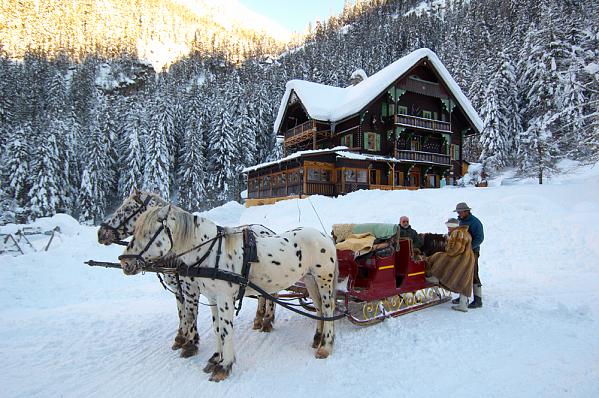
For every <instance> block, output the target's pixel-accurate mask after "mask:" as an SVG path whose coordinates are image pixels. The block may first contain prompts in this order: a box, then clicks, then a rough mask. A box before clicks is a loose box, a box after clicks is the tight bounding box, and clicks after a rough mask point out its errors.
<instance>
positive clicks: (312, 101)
mask: <svg viewBox="0 0 599 398" xmlns="http://www.w3.org/2000/svg"><path fill="white" fill-rule="evenodd" d="M425 58H426V59H427V60H428V61H429V62H430V64H431V65H432V66H433V68H434V69H435V70H436V72H437V73H438V75H439V76H440V78H441V79H442V80H443V83H444V84H445V85H446V86H447V88H448V89H449V91H450V92H451V94H452V95H453V96H454V97H455V99H456V101H457V102H458V104H459V105H460V107H461V108H462V110H463V111H464V113H465V114H466V116H467V117H468V119H470V121H471V122H472V124H473V125H474V127H475V128H476V129H477V130H478V131H479V132H480V131H482V129H483V122H482V120H481V119H480V117H479V116H478V114H477V112H476V111H475V110H474V108H473V107H472V104H471V103H470V101H469V100H468V98H467V97H466V96H465V95H464V93H463V92H462V90H461V89H460V87H459V86H458V84H457V83H456V82H455V80H454V79H453V77H451V75H450V74H449V71H448V70H447V69H446V68H445V66H444V65H443V63H442V62H441V61H440V60H439V58H438V57H437V55H436V54H435V53H434V52H433V51H431V50H430V49H428V48H420V49H418V50H416V51H413V52H411V53H410V54H408V55H406V56H405V57H403V58H400V59H398V60H397V61H395V62H394V63H392V64H391V65H389V66H387V67H386V68H384V69H381V70H380V71H378V72H377V73H375V74H374V75H372V76H370V77H368V78H366V79H365V80H363V81H361V82H360V83H358V84H356V85H355V86H349V87H345V88H341V87H333V86H327V85H324V84H319V83H313V82H309V81H305V80H290V81H289V82H287V85H286V90H285V94H284V95H283V98H282V99H281V105H280V106H279V113H278V115H277V119H276V120H275V124H274V131H275V132H276V133H279V129H280V127H281V122H282V120H283V117H284V115H285V111H286V109H287V104H288V103H289V99H290V97H291V95H292V94H295V95H296V96H297V97H298V98H299V100H300V101H301V103H302V105H303V106H304V108H305V110H306V112H307V113H308V115H309V116H310V118H312V119H314V120H319V121H323V122H337V121H340V120H343V119H345V118H347V117H349V116H352V115H355V114H357V113H358V112H360V111H361V110H362V109H364V108H365V107H366V106H367V105H368V104H369V103H370V102H371V101H372V100H373V99H375V98H376V97H377V96H378V95H379V94H381V93H382V92H383V91H385V90H386V89H387V87H389V86H390V85H391V84H393V82H394V81H396V80H397V79H399V78H400V77H402V76H403V75H404V74H406V73H407V72H409V71H410V69H411V68H412V67H413V66H414V65H416V64H417V63H419V62H420V61H421V60H422V59H425Z"/></svg>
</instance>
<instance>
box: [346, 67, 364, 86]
mask: <svg viewBox="0 0 599 398" xmlns="http://www.w3.org/2000/svg"><path fill="white" fill-rule="evenodd" d="M367 78H368V76H367V75H366V72H364V69H357V70H355V71H354V73H352V74H351V76H350V78H349V82H350V83H351V85H352V86H355V85H356V84H358V83H360V82H361V81H362V80H366V79H367Z"/></svg>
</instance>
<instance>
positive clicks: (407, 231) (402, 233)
mask: <svg viewBox="0 0 599 398" xmlns="http://www.w3.org/2000/svg"><path fill="white" fill-rule="evenodd" d="M399 237H400V238H410V239H412V246H413V247H414V248H415V249H418V250H420V249H421V248H422V238H421V237H420V235H418V232H416V231H415V230H413V229H412V226H411V225H408V227H407V228H404V227H402V226H401V225H400V226H399Z"/></svg>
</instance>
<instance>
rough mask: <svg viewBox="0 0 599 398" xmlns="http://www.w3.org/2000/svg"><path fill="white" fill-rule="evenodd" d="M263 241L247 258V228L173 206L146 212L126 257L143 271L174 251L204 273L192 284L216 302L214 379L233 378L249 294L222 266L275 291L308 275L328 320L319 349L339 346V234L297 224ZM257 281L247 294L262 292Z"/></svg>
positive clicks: (124, 261)
mask: <svg viewBox="0 0 599 398" xmlns="http://www.w3.org/2000/svg"><path fill="white" fill-rule="evenodd" d="M255 243H256V244H255V254H256V256H255V257H252V260H249V261H244V260H247V258H245V257H246V252H245V251H244V239H243V234H241V233H239V232H238V231H235V230H233V229H230V228H222V227H219V226H217V225H216V224H214V223H213V222H211V221H209V220H207V219H204V218H201V217H197V216H194V215H192V214H190V213H187V212H185V211H183V210H181V209H179V208H177V207H175V206H171V205H168V206H164V207H162V208H153V209H150V210H148V211H147V212H146V213H144V215H143V216H142V217H141V218H140V219H139V220H138V222H137V224H136V226H135V232H134V235H133V239H132V240H131V242H130V243H129V245H128V246H127V249H126V250H125V251H124V254H123V255H121V256H119V259H120V261H121V267H122V269H123V271H124V273H125V274H127V275H133V274H136V273H139V272H140V271H142V269H143V267H144V265H146V264H147V263H151V262H154V261H157V260H160V259H168V258H169V257H170V258H171V259H172V258H176V259H177V260H178V261H180V265H179V267H178V269H181V268H180V267H181V266H182V267H183V269H184V268H187V271H190V270H191V271H194V272H196V273H195V275H196V276H197V275H200V276H199V277H197V278H195V279H194V281H191V280H190V281H189V282H188V283H194V282H195V283H196V286H198V288H199V290H201V292H202V294H203V295H205V296H206V297H208V301H209V302H210V304H211V309H212V320H213V330H214V333H215V337H216V352H215V353H214V354H213V355H212V357H211V358H210V359H209V360H208V364H207V365H206V367H205V368H204V371H205V372H206V373H212V374H211V377H210V380H211V381H220V380H223V379H225V378H226V377H228V375H229V374H230V371H231V368H232V366H233V363H234V361H235V354H234V350H233V316H234V311H235V300H236V297H237V298H238V299H241V293H240V290H241V291H243V290H244V289H246V288H245V285H244V286H243V287H241V285H240V284H237V283H232V282H231V279H229V280H225V279H224V278H223V279H220V278H215V275H216V274H217V272H219V273H220V274H219V275H223V274H227V275H234V276H241V275H246V276H247V282H246V284H249V285H250V286H252V283H253V284H254V286H256V285H257V286H258V287H260V288H262V289H263V290H265V291H266V292H271V293H275V292H278V291H280V290H282V289H285V288H286V287H288V286H290V285H292V284H293V283H295V282H297V281H298V280H299V279H300V278H302V277H303V278H304V283H305V284H306V287H307V289H308V292H309V294H310V297H311V298H312V301H313V302H314V304H315V307H316V310H317V314H318V316H319V317H323V315H324V317H325V318H327V319H328V320H323V319H320V320H318V322H317V328H316V333H315V335H314V340H313V345H312V346H313V347H314V348H317V350H316V353H315V355H316V357H317V358H326V357H328V356H329V355H330V354H331V353H332V349H333V342H334V339H335V328H334V322H333V321H331V320H330V319H333V318H332V316H333V313H334V311H335V294H336V283H337V276H338V266H337V251H336V249H335V245H334V243H333V241H332V240H331V237H329V236H327V235H325V234H323V233H321V232H319V231H318V230H316V229H313V228H297V229H294V230H291V231H288V232H284V233H282V234H279V235H274V236H263V237H259V236H258V237H256V238H255ZM215 246H216V247H215ZM221 250H222V253H221ZM200 271H206V272H204V273H201V272H200ZM182 274H183V273H182ZM192 274H193V273H191V272H188V275H192ZM182 278H186V277H182ZM187 279H189V278H188V277H187ZM250 286H248V287H247V289H246V290H245V294H246V295H248V294H254V293H255V291H254V289H251V287H250ZM238 296H239V297H238Z"/></svg>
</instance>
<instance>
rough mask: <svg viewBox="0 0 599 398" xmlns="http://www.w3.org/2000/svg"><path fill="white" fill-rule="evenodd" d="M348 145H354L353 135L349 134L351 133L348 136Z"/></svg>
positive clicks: (351, 146)
mask: <svg viewBox="0 0 599 398" xmlns="http://www.w3.org/2000/svg"><path fill="white" fill-rule="evenodd" d="M349 147H350V148H353V147H354V135H353V134H351V135H350V136H349Z"/></svg>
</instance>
